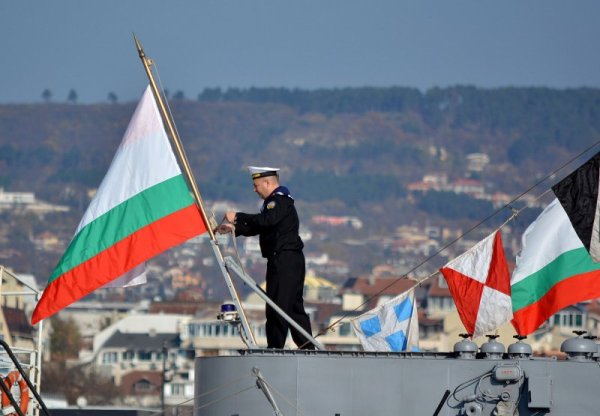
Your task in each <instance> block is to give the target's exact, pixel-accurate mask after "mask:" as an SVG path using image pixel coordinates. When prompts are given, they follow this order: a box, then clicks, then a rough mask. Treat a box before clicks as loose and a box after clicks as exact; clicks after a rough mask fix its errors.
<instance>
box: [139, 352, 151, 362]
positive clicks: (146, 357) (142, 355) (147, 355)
mask: <svg viewBox="0 0 600 416" xmlns="http://www.w3.org/2000/svg"><path fill="white" fill-rule="evenodd" d="M138 358H139V359H140V361H150V360H152V351H144V350H141V351H139V352H138Z"/></svg>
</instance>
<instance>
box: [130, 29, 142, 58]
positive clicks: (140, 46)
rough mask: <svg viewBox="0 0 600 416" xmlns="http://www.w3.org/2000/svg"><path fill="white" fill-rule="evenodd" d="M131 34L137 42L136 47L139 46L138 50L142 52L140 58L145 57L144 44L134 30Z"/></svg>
mask: <svg viewBox="0 0 600 416" xmlns="http://www.w3.org/2000/svg"><path fill="white" fill-rule="evenodd" d="M131 34H132V35H133V40H134V42H135V47H136V48H137V51H138V53H139V54H140V58H143V57H144V56H145V54H144V50H143V49H142V44H141V43H140V41H139V40H138V38H137V36H135V33H134V32H131Z"/></svg>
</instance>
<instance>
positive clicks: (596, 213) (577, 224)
mask: <svg viewBox="0 0 600 416" xmlns="http://www.w3.org/2000/svg"><path fill="white" fill-rule="evenodd" d="M599 175H600V152H598V153H596V155H595V156H594V157H592V158H591V159H590V160H588V161H587V162H585V163H584V164H583V165H582V166H581V167H580V168H579V169H577V170H576V171H574V172H572V173H571V174H570V175H569V176H567V177H566V178H564V179H563V180H562V181H560V182H559V183H557V184H556V185H554V186H553V187H552V190H553V191H554V194H555V195H556V197H557V198H558V200H559V201H560V203H561V205H562V206H563V208H564V209H565V211H566V212H567V215H568V216H569V220H570V221H571V224H572V225H573V228H574V229H575V232H576V233H577V235H578V236H579V238H580V239H581V242H582V243H583V245H584V246H585V248H586V249H587V251H588V252H589V253H590V255H591V256H592V259H593V260H594V261H595V262H599V261H600V223H599V221H600V207H599V206H598V186H599V185H600V177H599Z"/></svg>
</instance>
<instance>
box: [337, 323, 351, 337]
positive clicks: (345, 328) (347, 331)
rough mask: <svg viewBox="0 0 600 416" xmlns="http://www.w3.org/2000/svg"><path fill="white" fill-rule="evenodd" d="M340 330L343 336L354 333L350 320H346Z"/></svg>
mask: <svg viewBox="0 0 600 416" xmlns="http://www.w3.org/2000/svg"><path fill="white" fill-rule="evenodd" d="M339 331H340V336H341V337H347V336H349V335H352V329H351V326H350V323H348V322H344V323H343V324H341V325H340V330H339Z"/></svg>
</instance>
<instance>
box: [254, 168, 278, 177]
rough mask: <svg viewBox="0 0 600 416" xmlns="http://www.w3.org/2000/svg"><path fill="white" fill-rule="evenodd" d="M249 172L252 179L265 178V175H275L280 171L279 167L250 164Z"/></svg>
mask: <svg viewBox="0 0 600 416" xmlns="http://www.w3.org/2000/svg"><path fill="white" fill-rule="evenodd" d="M248 172H250V175H251V176H252V179H256V178H263V177H265V176H275V175H277V172H279V168H270V167H268V166H248Z"/></svg>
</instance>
